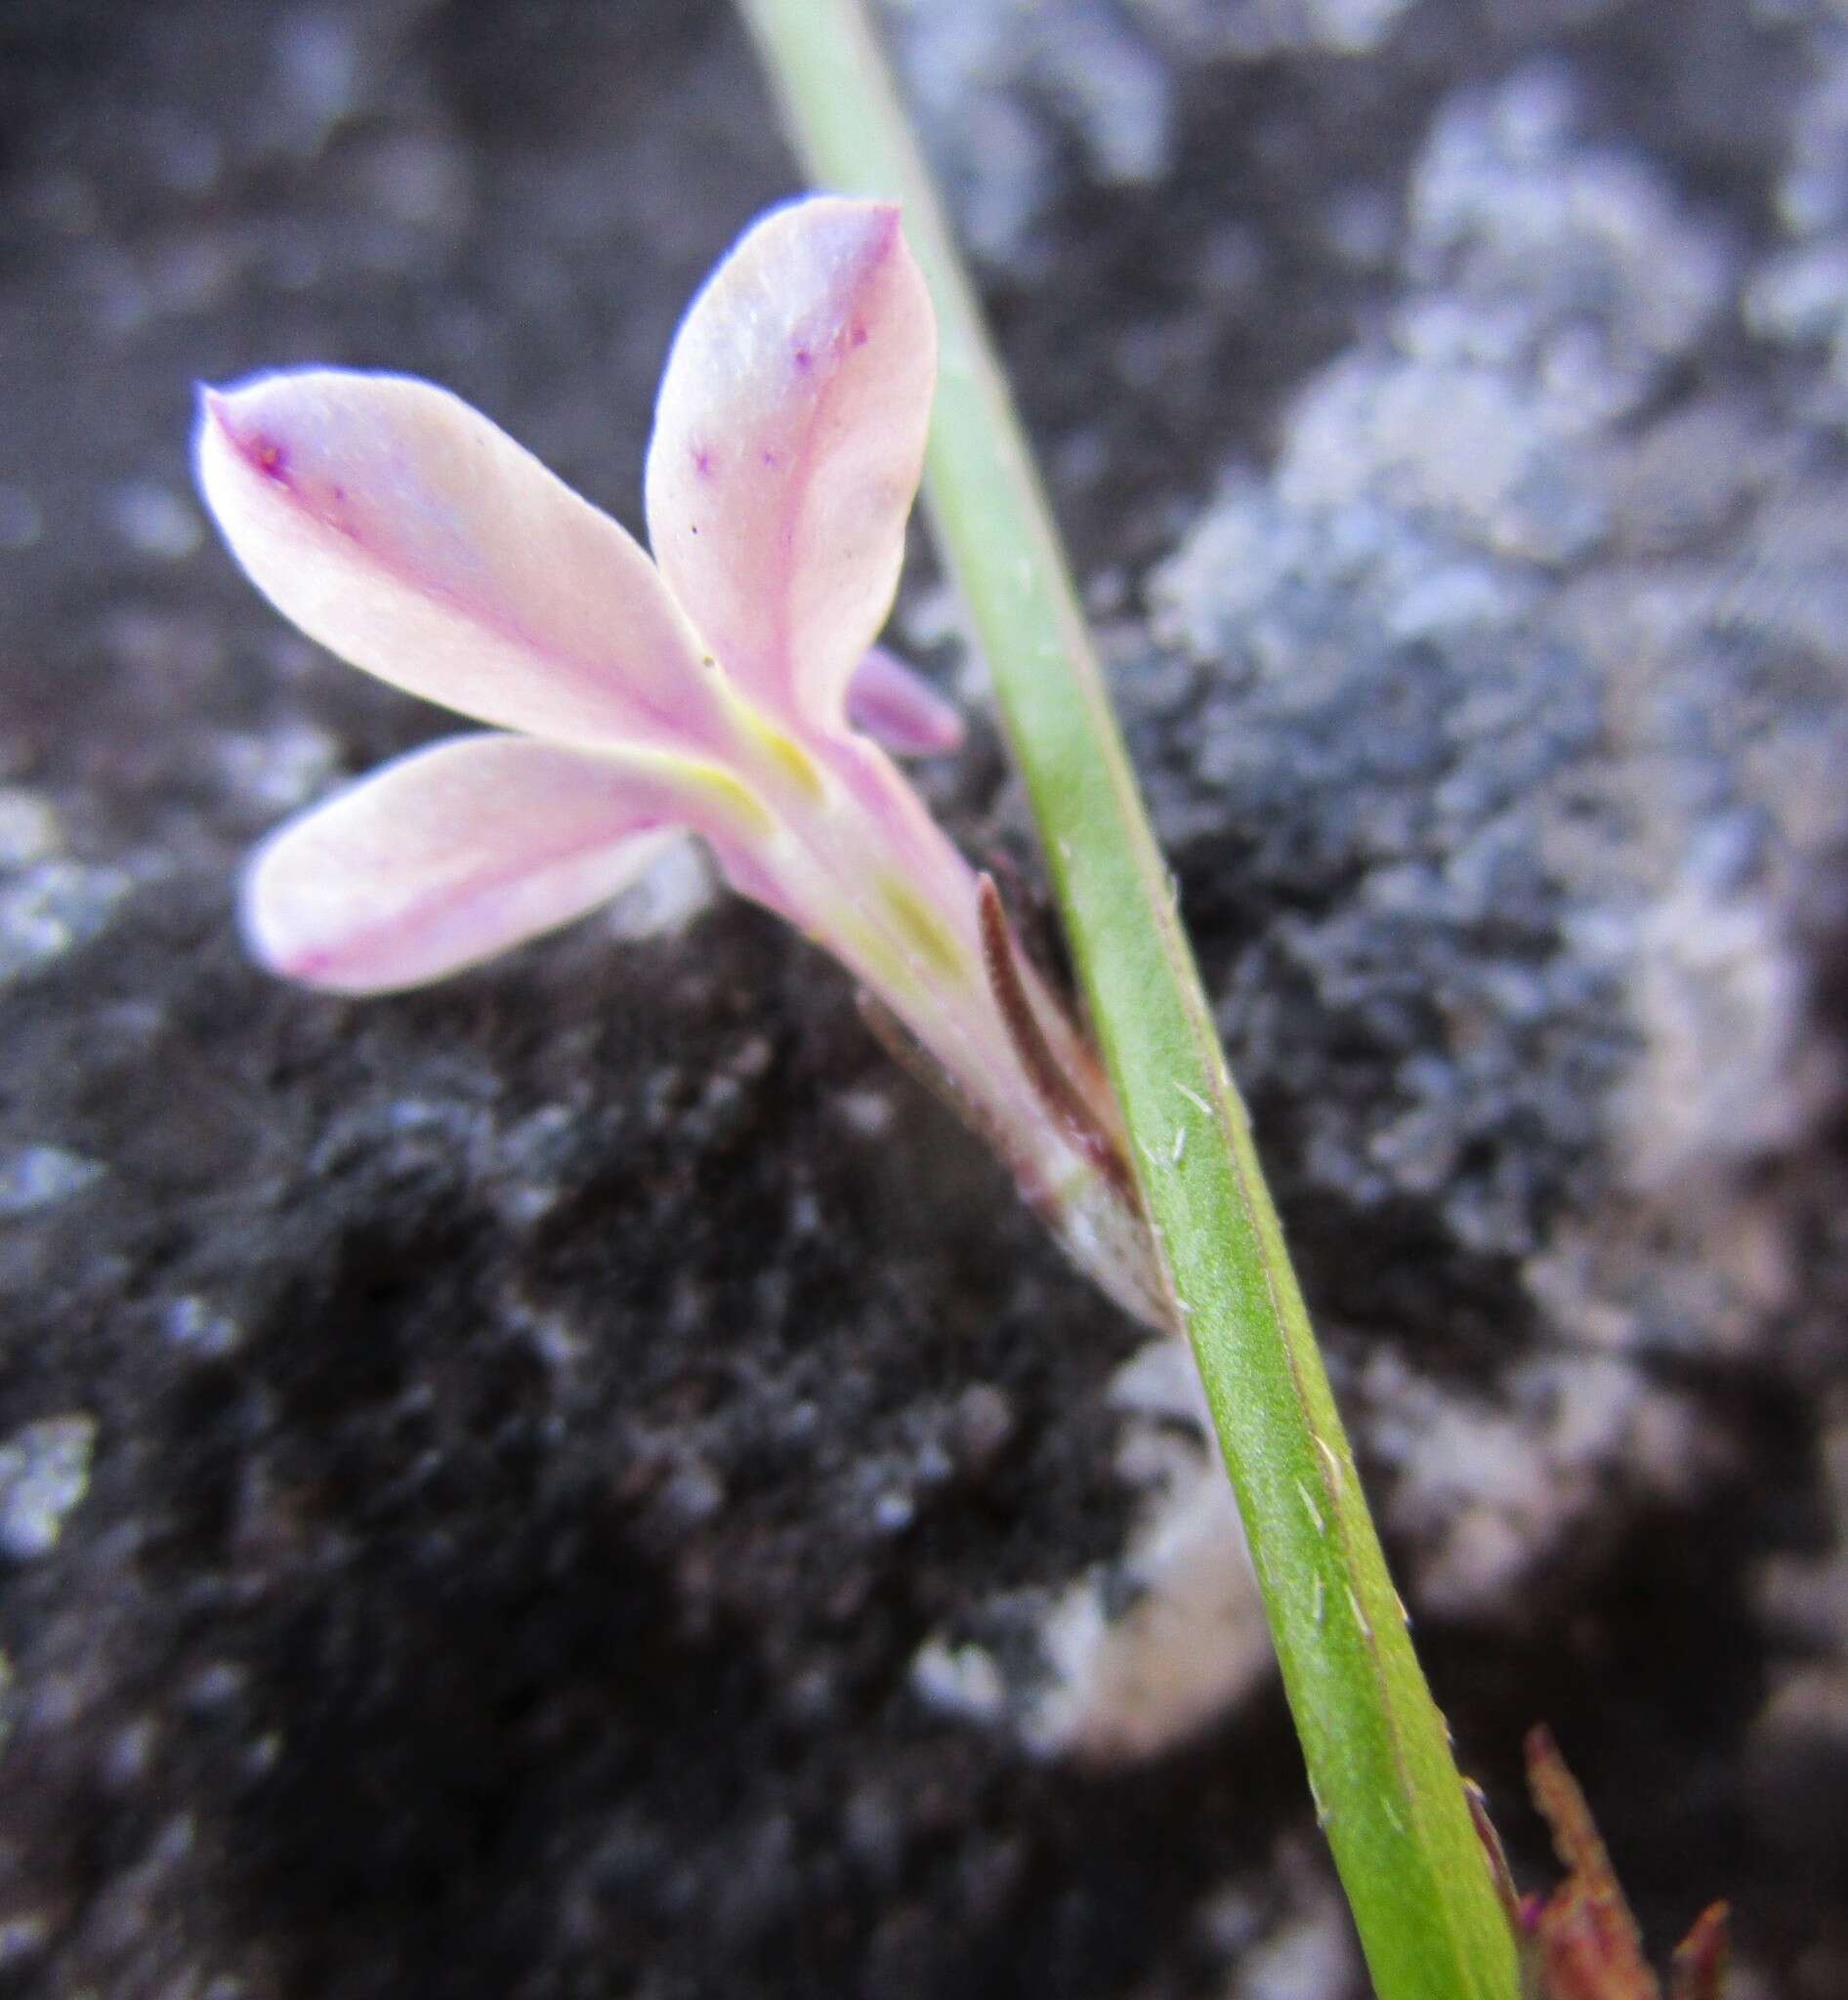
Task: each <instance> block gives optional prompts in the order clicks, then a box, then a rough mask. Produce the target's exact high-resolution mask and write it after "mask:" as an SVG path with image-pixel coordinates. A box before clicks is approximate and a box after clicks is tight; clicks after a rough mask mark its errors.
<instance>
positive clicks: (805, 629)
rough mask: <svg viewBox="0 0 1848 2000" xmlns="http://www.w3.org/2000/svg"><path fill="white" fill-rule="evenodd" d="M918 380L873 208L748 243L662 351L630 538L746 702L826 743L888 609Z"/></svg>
mask: <svg viewBox="0 0 1848 2000" xmlns="http://www.w3.org/2000/svg"><path fill="white" fill-rule="evenodd" d="M936 372H937V325H936V319H935V316H934V315H933V313H932V311H931V303H930V295H929V293H928V292H927V291H926V289H925V285H924V278H923V274H922V273H921V272H920V271H919V270H918V268H917V265H916V263H915V262H914V261H913V259H912V257H911V253H910V251H909V250H907V249H906V248H905V245H904V239H903V236H902V235H901V234H900V233H899V212H898V210H897V209H896V208H894V207H892V206H890V205H889V204H883V203H875V202H864V201H846V200H841V199H839V198H836V197H833V196H819V197H817V198H815V199H813V200H808V201H798V202H794V203H792V204H790V205H789V206H787V207H785V208H780V209H777V210H776V211H775V212H774V213H772V214H771V215H769V216H767V217H766V218H765V219H764V220H763V221H762V222H760V223H758V224H756V225H755V226H754V227H753V228H752V229H750V230H749V231H747V233H746V234H745V236H744V237H743V239H742V240H741V241H740V242H739V244H738V245H737V247H736V249H735V250H734V251H733V252H732V254H731V256H729V257H728V258H727V259H726V260H725V262H724V263H723V264H722V265H720V267H719V269H718V270H717V271H715V272H714V273H713V275H712V277H711V279H710V280H709V281H708V283H707V285H706V288H705V290H704V291H702V292H701V293H700V294H699V296H698V298H697V299H695V300H694V301H693V307H692V309H691V311H690V312H688V314H687V317H686V319H685V321H684V322H683V323H682V325H681V329H680V332H679V333H678V334H677V335H676V336H675V340H674V348H673V353H672V354H671V355H670V356H669V357H668V363H667V373H666V375H665V377H664V378H663V380H662V383H661V394H660V400H659V402H658V403H657V404H656V406H655V414H654V436H653V438H652V440H651V443H650V446H649V462H648V519H649V535H650V538H651V541H652V542H653V545H654V554H655V558H656V560H657V561H658V562H659V563H660V565H661V570H662V573H663V574H664V575H665V576H666V578H667V580H668V582H669V584H670V585H671V586H672V587H673V590H674V593H675V595H676V596H677V597H678V598H679V599H680V602H681V603H682V604H684V605H685V606H686V609H687V611H688V614H689V615H690V616H691V617H692V619H693V623H694V624H695V625H696V626H697V627H698V628H699V630H700V632H701V634H702V635H703V636H704V638H705V640H706V642H707V644H708V645H709V646H711V647H712V649H713V651H714V652H716V653H717V654H718V656H719V659H720V662H721V663H722V664H723V666H724V667H725V669H726V671H727V672H728V673H729V674H730V675H731V676H732V677H733V678H734V680H735V681H736V682H737V684H738V685H739V687H742V688H743V689H744V690H745V691H746V692H747V693H749V694H751V695H752V696H754V697H755V698H756V699H758V700H759V701H762V702H764V703H765V704H766V705H768V706H770V707H772V708H774V709H777V710H778V711H780V712H781V713H782V714H783V715H784V716H785V717H791V716H797V715H802V716H807V717H810V718H814V719H816V720H819V721H820V722H822V723H823V724H828V725H831V724H834V723H837V722H838V721H839V719H840V714H841V705H842V701H843V699H844V697H845V690H846V687H847V681H848V677H849V675H850V674H851V673H852V672H853V670H854V667H855V665H856V663H857V662H858V661H859V659H860V657H861V654H862V653H863V652H864V651H865V649H866V647H867V646H869V645H870V644H871V643H872V640H873V637H874V635H875V634H876V633H877V632H878V630H879V627H880V626H881V624H883V623H884V621H885V616H886V612H887V611H888V610H889V609H890V608H891V604H892V594H893V592H894V590H895V589H896V588H897V586H898V580H899V567H900V563H901V562H902V561H903V555H904V522H905V517H906V516H907V515H908V514H909V513H910V510H911V502H912V499H913V498H914V496H915V495H916V492H917V482H918V477H919V474H920V472H921V470H922V467H923V462H924V434H925V430H926V427H927V424H928V422H929V417H930V402H931V389H932V385H933V383H934V381H935V379H936Z"/></svg>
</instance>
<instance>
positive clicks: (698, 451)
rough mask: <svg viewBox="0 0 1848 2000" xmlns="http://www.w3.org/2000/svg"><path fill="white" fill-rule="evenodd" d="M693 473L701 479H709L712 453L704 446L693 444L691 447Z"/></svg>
mask: <svg viewBox="0 0 1848 2000" xmlns="http://www.w3.org/2000/svg"><path fill="white" fill-rule="evenodd" d="M693 471H694V472H696V473H697V474H698V475H699V477H700V478H701V479H711V477H712V452H711V450H710V448H709V447H708V446H706V445H704V444H695V445H694V446H693Z"/></svg>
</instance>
